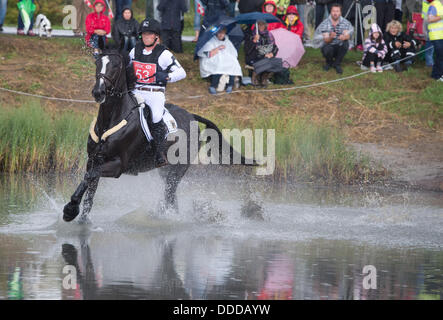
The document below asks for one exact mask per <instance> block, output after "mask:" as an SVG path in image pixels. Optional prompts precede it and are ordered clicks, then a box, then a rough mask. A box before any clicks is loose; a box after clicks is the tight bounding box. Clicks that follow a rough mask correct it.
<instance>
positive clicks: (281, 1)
mask: <svg viewBox="0 0 443 320" xmlns="http://www.w3.org/2000/svg"><path fill="white" fill-rule="evenodd" d="M274 2H275V4H276V5H277V17H279V18H280V19H283V17H284V16H285V15H286V10H287V9H288V7H289V4H290V2H291V0H275V1H274Z"/></svg>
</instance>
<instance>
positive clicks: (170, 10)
mask: <svg viewBox="0 0 443 320" xmlns="http://www.w3.org/2000/svg"><path fill="white" fill-rule="evenodd" d="M157 9H158V11H160V14H161V27H162V33H161V39H162V43H163V45H165V46H166V47H167V48H169V49H171V50H172V51H174V52H178V53H181V52H183V47H182V40H181V30H182V24H181V16H182V15H183V14H184V13H185V12H186V11H188V6H187V4H186V1H185V0H161V1H160V3H159V5H158V6H157Z"/></svg>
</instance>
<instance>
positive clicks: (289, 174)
mask: <svg viewBox="0 0 443 320" xmlns="http://www.w3.org/2000/svg"><path fill="white" fill-rule="evenodd" d="M253 124H254V127H255V128H263V129H275V134H276V137H275V155H276V169H277V175H278V176H280V177H283V178H284V180H286V179H288V178H290V179H301V180H304V181H317V180H323V181H326V182H338V181H340V182H346V183H350V182H352V181H355V180H360V179H361V178H362V176H361V175H362V172H363V171H364V169H368V163H367V160H366V159H365V158H361V157H359V156H358V155H357V153H356V152H355V151H354V150H352V148H350V147H349V146H346V144H345V142H344V141H345V140H344V136H343V134H342V133H341V132H340V131H339V130H338V129H336V128H334V127H332V126H330V125H327V124H315V123H314V122H312V121H309V120H308V119H304V118H300V117H297V116H296V115H285V114H281V113H273V114H270V115H264V114H260V115H258V116H257V117H256V118H255V119H254V120H253ZM265 141H266V140H265Z"/></svg>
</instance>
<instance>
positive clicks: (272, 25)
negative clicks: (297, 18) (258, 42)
mask: <svg viewBox="0 0 443 320" xmlns="http://www.w3.org/2000/svg"><path fill="white" fill-rule="evenodd" d="M267 4H272V5H273V6H274V11H273V12H272V15H274V16H276V14H277V6H276V5H275V2H274V1H272V0H268V1H265V2H264V3H263V6H262V12H263V13H266V11H265V6H266V5H267ZM284 27H285V25H284V24H283V23H282V22H270V23H268V31H271V30H274V29H278V28H284ZM252 30H255V25H253V26H252Z"/></svg>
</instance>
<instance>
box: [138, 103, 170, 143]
mask: <svg viewBox="0 0 443 320" xmlns="http://www.w3.org/2000/svg"><path fill="white" fill-rule="evenodd" d="M134 96H135V98H136V100H137V104H138V105H139V107H138V111H139V114H140V125H141V127H142V129H143V133H144V134H145V136H146V139H147V140H148V141H151V140H152V139H153V137H152V134H151V130H150V129H149V126H150V125H152V116H151V109H150V108H146V104H145V101H144V99H143V98H142V97H141V96H139V95H137V94H134ZM162 121H163V123H164V124H165V125H166V128H167V130H166V135H165V138H166V137H167V136H168V134H170V133H174V132H177V130H178V125H177V121H175V119H174V117H173V116H172V114H170V113H169V111H168V109H166V108H165V111H164V113H163V118H162Z"/></svg>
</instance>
